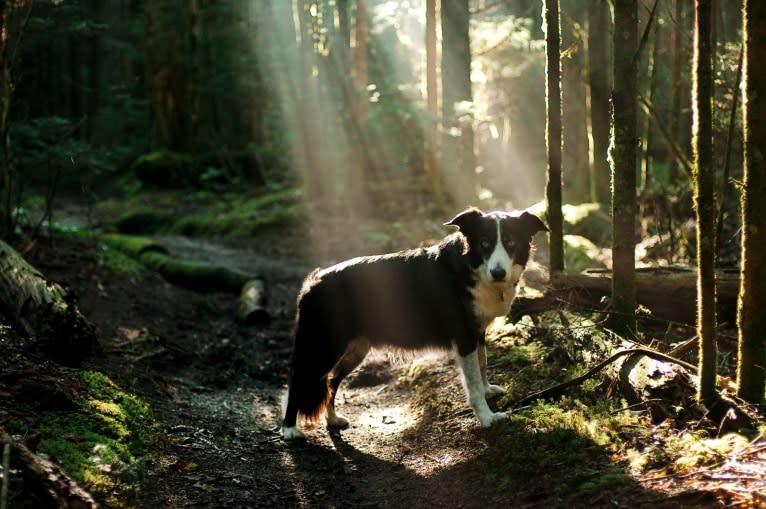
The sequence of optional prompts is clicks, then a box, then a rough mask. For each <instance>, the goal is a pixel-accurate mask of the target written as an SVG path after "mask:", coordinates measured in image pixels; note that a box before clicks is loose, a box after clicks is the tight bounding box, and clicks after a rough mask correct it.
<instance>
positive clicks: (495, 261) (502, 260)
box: [486, 217, 518, 282]
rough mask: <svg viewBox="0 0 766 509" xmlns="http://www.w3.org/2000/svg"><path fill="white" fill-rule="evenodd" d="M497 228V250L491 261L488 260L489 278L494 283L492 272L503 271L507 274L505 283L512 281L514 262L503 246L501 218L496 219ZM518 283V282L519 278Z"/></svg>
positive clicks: (490, 258) (490, 256)
mask: <svg viewBox="0 0 766 509" xmlns="http://www.w3.org/2000/svg"><path fill="white" fill-rule="evenodd" d="M495 226H496V228H497V238H496V239H495V249H493V250H492V254H490V255H489V259H488V260H487V268H486V270H487V277H488V278H489V280H490V281H493V280H494V278H493V277H492V271H493V270H495V271H496V270H498V269H502V270H503V271H504V272H505V278H504V281H505V282H507V281H512V280H511V279H509V278H510V277H511V264H512V263H513V260H511V257H510V255H509V254H508V251H506V250H505V246H504V245H503V235H502V232H501V231H500V218H499V217H498V218H495ZM516 281H518V278H517V279H516ZM498 282H500V281H498Z"/></svg>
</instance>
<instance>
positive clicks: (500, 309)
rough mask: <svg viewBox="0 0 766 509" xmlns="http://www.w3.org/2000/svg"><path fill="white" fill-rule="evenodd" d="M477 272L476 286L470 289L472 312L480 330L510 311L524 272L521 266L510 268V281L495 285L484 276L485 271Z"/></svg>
mask: <svg viewBox="0 0 766 509" xmlns="http://www.w3.org/2000/svg"><path fill="white" fill-rule="evenodd" d="M482 269H483V267H482V268H481V269H480V270H479V271H478V278H477V281H476V285H475V286H474V287H473V288H471V295H473V311H474V313H476V316H477V317H478V318H479V321H480V322H481V327H482V329H483V328H484V327H486V326H487V325H489V322H491V321H492V320H493V319H495V318H497V317H498V316H505V315H507V314H508V313H509V312H510V311H511V304H512V303H513V298H514V297H515V296H516V285H517V284H518V282H519V279H521V273H522V272H523V271H524V267H523V266H522V265H518V264H514V265H513V266H512V267H511V277H510V281H508V282H504V283H495V282H492V281H490V280H489V278H488V277H487V276H486V271H485V270H482Z"/></svg>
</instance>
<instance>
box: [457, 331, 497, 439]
mask: <svg viewBox="0 0 766 509" xmlns="http://www.w3.org/2000/svg"><path fill="white" fill-rule="evenodd" d="M478 348H483V345H478ZM460 367H461V368H462V370H463V380H464V381H465V390H466V393H467V395H468V403H469V404H470V405H471V408H473V411H474V412H476V416H477V417H478V418H479V422H480V423H481V425H482V427H484V428H488V427H490V426H492V424H493V423H495V422H498V421H501V420H503V419H505V413H504V412H493V411H492V410H490V408H489V405H488V404H487V397H486V395H485V391H486V389H485V387H484V379H483V377H482V373H481V366H480V365H479V353H478V349H476V350H474V351H473V352H471V353H469V354H468V355H465V356H463V355H460Z"/></svg>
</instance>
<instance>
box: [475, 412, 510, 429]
mask: <svg viewBox="0 0 766 509" xmlns="http://www.w3.org/2000/svg"><path fill="white" fill-rule="evenodd" d="M506 417H508V415H507V414H506V413H505V412H494V413H492V414H490V415H489V417H488V418H486V419H482V421H481V427H482V428H489V427H490V426H492V425H493V424H495V423H497V422H501V421H504V420H505V419H506Z"/></svg>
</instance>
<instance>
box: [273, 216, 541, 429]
mask: <svg viewBox="0 0 766 509" xmlns="http://www.w3.org/2000/svg"><path fill="white" fill-rule="evenodd" d="M445 225H451V226H456V227H457V228H458V231H457V232H455V233H453V234H451V235H449V236H447V237H445V238H444V239H443V240H442V241H441V242H439V243H438V244H436V245H433V246H431V247H427V248H420V249H412V250H407V251H401V252H398V253H392V254H386V255H381V256H364V257H359V258H354V259H352V260H348V261H345V262H342V263H339V264H337V265H333V266H332V267H329V268H326V269H316V270H314V271H313V272H311V273H310V274H309V275H308V276H307V277H306V279H305V281H304V282H303V287H302V288H301V290H300V293H299V294H298V312H297V316H296V326H295V351H294V355H293V361H292V375H291V380H290V385H289V390H288V396H287V406H286V409H285V416H284V420H283V423H282V436H283V438H284V439H286V440H290V439H294V438H300V437H303V433H301V432H300V431H299V430H298V429H297V427H296V421H297V419H298V415H299V414H300V415H301V416H302V418H303V419H304V420H305V421H306V422H308V423H312V422H316V421H317V420H318V419H319V418H320V417H322V416H323V415H326V419H327V426H328V427H331V428H345V427H348V425H349V422H348V420H347V419H346V418H345V417H343V416H341V415H339V414H337V413H336V412H335V396H336V394H337V392H338V387H339V386H340V383H341V382H342V381H343V379H344V378H345V377H346V376H347V375H348V374H349V373H351V372H352V371H353V370H354V369H355V368H356V367H358V366H359V364H361V362H362V360H364V358H365V356H366V355H367V353H368V352H369V351H370V349H371V348H378V347H381V348H382V347H393V348H396V349H403V350H418V349H424V348H442V349H451V350H453V351H457V354H458V357H459V361H460V366H461V368H462V373H463V380H464V385H465V390H466V393H467V396H468V403H469V404H470V406H471V407H472V408H473V410H474V412H475V413H476V416H477V417H478V418H479V422H480V423H481V425H482V427H485V428H486V427H489V426H491V425H492V424H493V423H494V422H497V421H500V420H502V419H504V418H505V413H502V412H493V411H492V410H490V408H489V406H488V405H487V400H486V397H487V396H490V395H495V394H501V393H503V392H505V390H504V389H503V388H502V387H499V386H497V385H491V384H490V383H489V382H488V381H487V373H486V368H487V354H486V349H485V344H484V343H485V340H484V331H485V329H486V327H487V326H488V325H489V323H490V322H491V321H492V320H493V319H494V318H495V317H498V316H505V315H507V314H508V312H509V311H510V308H511V302H512V301H513V298H514V296H515V294H516V285H517V284H518V282H519V279H520V277H521V273H522V272H523V271H524V268H525V267H526V264H527V260H528V259H529V251H530V245H531V242H532V237H533V235H534V234H535V233H537V232H539V231H547V230H548V228H547V227H546V226H545V225H544V224H543V222H542V221H541V220H540V218H538V217H537V216H535V215H533V214H530V213H529V212H522V213H508V212H489V213H484V212H482V211H481V210H479V209H477V208H475V207H471V208H468V209H467V210H465V211H463V212H461V213H460V214H458V215H457V216H456V217H455V218H454V219H452V220H451V221H449V222H447V223H445Z"/></svg>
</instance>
